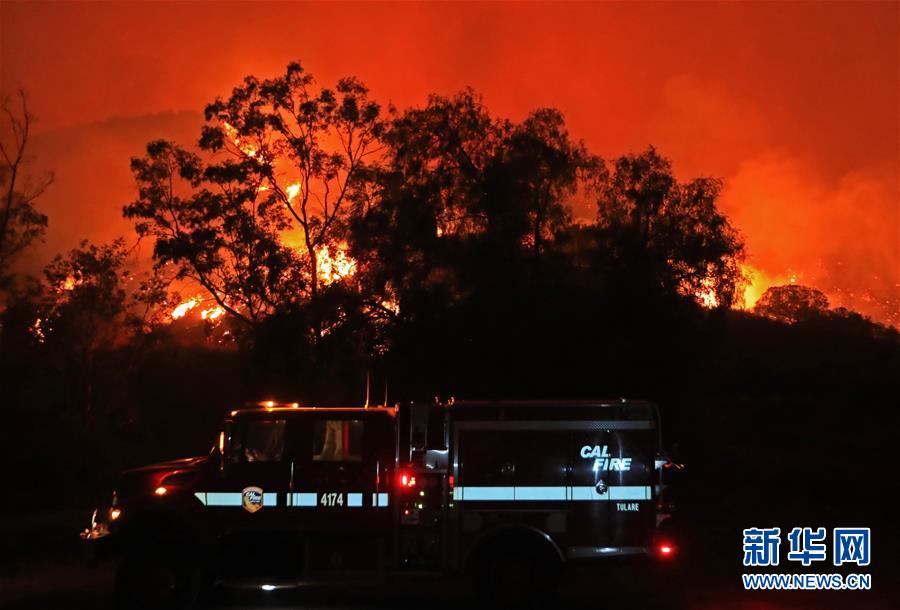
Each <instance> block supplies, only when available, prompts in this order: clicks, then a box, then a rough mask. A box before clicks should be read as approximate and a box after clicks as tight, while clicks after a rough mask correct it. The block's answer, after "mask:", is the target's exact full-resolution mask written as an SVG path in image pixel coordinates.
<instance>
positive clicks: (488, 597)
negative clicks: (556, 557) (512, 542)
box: [477, 552, 559, 608]
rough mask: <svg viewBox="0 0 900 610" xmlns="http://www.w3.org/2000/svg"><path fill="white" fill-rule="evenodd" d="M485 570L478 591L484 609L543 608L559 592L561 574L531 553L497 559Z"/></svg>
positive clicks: (486, 564) (488, 562)
mask: <svg viewBox="0 0 900 610" xmlns="http://www.w3.org/2000/svg"><path fill="white" fill-rule="evenodd" d="M482 569H483V571H482V572H481V573H480V574H478V575H477V577H478V583H477V585H478V586H477V591H478V600H479V601H480V602H483V603H482V604H481V605H482V606H483V607H489V608H541V607H545V606H547V605H548V602H550V601H551V600H552V599H553V596H554V594H555V593H556V590H557V585H558V577H559V570H558V569H557V568H556V567H555V566H552V565H548V564H547V562H546V561H542V560H541V559H540V558H538V557H536V556H534V555H532V554H529V553H527V552H525V553H505V554H501V555H496V556H494V557H492V558H490V559H488V560H487V561H486V562H485V563H484V564H483V568H482Z"/></svg>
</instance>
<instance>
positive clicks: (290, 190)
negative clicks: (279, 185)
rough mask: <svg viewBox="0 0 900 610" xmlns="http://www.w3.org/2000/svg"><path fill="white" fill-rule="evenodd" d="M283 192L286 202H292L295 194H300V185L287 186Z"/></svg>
mask: <svg viewBox="0 0 900 610" xmlns="http://www.w3.org/2000/svg"><path fill="white" fill-rule="evenodd" d="M284 192H285V193H286V194H287V198H288V201H294V199H295V198H296V197H297V194H298V193H300V183H299V182H294V183H293V184H289V185H287V186H286V187H285V188H284Z"/></svg>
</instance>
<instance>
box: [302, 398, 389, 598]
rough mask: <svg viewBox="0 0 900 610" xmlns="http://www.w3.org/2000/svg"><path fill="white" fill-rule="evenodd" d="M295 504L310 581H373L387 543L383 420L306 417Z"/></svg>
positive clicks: (386, 428)
mask: <svg viewBox="0 0 900 610" xmlns="http://www.w3.org/2000/svg"><path fill="white" fill-rule="evenodd" d="M303 422H304V426H303V430H304V432H303V434H302V436H301V439H300V441H299V442H298V447H297V456H296V460H295V471H294V478H293V490H292V493H291V494H290V496H291V499H290V506H291V511H292V514H294V515H295V517H296V520H295V526H296V527H297V528H298V529H299V530H301V531H302V537H303V541H302V548H301V552H302V555H303V557H304V559H303V561H304V566H305V573H306V574H307V576H308V577H309V578H310V579H313V580H319V579H325V580H327V579H334V578H339V577H340V578H353V577H359V578H375V577H377V575H378V574H381V573H382V572H383V570H384V568H385V563H386V555H387V543H388V539H389V537H390V535H389V534H390V522H391V508H390V500H391V498H390V494H389V493H388V488H389V483H390V482H389V480H388V479H389V474H388V473H389V470H388V468H389V466H390V464H392V463H393V449H394V443H393V435H392V433H391V429H390V426H389V425H388V422H387V421H386V420H385V419H384V418H383V417H369V416H367V415H366V414H361V413H341V412H329V411H327V410H324V409H323V410H322V412H321V413H311V414H309V415H308V416H306V417H304V418H303Z"/></svg>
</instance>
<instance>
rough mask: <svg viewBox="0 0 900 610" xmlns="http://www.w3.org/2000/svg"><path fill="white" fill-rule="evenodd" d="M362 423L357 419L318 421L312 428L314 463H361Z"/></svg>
mask: <svg viewBox="0 0 900 610" xmlns="http://www.w3.org/2000/svg"><path fill="white" fill-rule="evenodd" d="M362 441H363V422H362V420H359V419H352V420H351V419H319V420H316V422H315V425H314V426H313V448H312V449H313V455H312V458H313V461H314V462H359V461H362Z"/></svg>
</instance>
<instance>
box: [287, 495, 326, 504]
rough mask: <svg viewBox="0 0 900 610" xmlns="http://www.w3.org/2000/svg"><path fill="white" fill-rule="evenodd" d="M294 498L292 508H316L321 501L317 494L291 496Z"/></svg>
mask: <svg viewBox="0 0 900 610" xmlns="http://www.w3.org/2000/svg"><path fill="white" fill-rule="evenodd" d="M291 495H292V496H293V498H292V503H291V506H315V505H316V504H317V503H318V501H319V499H318V494H316V493H308V492H307V493H299V494H291Z"/></svg>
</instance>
